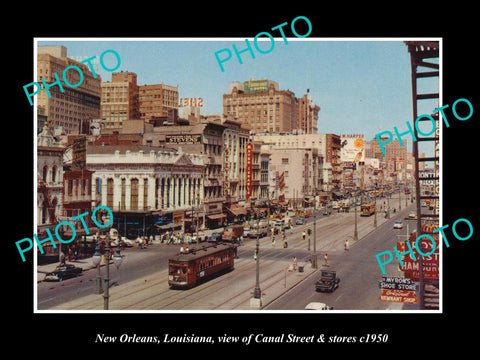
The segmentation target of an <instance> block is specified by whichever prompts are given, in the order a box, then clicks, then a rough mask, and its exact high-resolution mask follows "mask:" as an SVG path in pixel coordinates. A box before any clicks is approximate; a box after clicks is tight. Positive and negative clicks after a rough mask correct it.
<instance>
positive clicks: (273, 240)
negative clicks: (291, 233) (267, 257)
mask: <svg viewBox="0 0 480 360" xmlns="http://www.w3.org/2000/svg"><path fill="white" fill-rule="evenodd" d="M272 246H273V247H274V246H275V235H273V236H272Z"/></svg>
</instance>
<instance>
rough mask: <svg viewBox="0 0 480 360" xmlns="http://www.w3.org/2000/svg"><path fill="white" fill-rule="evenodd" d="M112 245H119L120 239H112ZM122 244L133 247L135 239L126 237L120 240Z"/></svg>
mask: <svg viewBox="0 0 480 360" xmlns="http://www.w3.org/2000/svg"><path fill="white" fill-rule="evenodd" d="M110 246H118V239H116V240H113V241H111V242H110ZM120 246H125V247H133V246H135V241H133V240H129V239H127V238H124V239H122V240H120Z"/></svg>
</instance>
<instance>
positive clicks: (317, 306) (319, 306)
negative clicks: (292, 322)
mask: <svg viewBox="0 0 480 360" xmlns="http://www.w3.org/2000/svg"><path fill="white" fill-rule="evenodd" d="M305 310H333V306H328V305H327V304H325V303H322V302H311V303H308V304H307V306H305Z"/></svg>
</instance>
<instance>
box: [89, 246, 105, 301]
mask: <svg viewBox="0 0 480 360" xmlns="http://www.w3.org/2000/svg"><path fill="white" fill-rule="evenodd" d="M101 261H102V254H100V248H99V246H98V238H97V239H96V240H95V253H94V254H93V256H92V262H93V265H95V266H96V267H97V279H96V285H97V286H96V288H97V294H101V293H102V292H103V289H102V276H101V275H100V262H101Z"/></svg>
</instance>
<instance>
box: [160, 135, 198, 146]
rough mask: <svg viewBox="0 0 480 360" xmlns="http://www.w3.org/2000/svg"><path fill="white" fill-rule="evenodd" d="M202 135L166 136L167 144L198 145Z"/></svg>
mask: <svg viewBox="0 0 480 360" xmlns="http://www.w3.org/2000/svg"><path fill="white" fill-rule="evenodd" d="M201 140H202V135H167V136H165V141H166V143H167V144H200V143H201Z"/></svg>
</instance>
